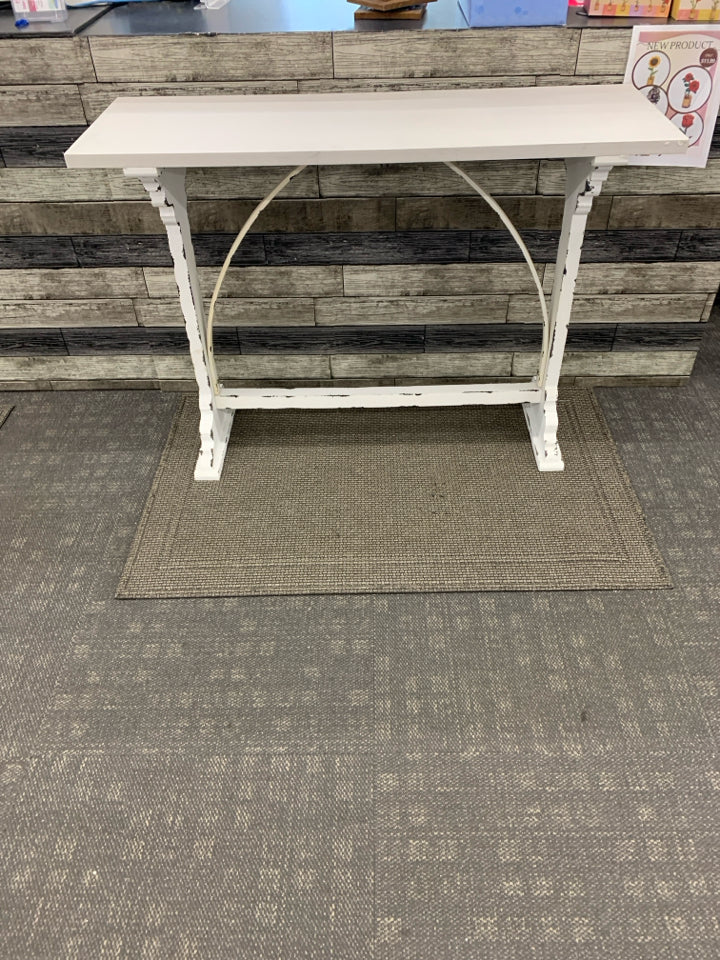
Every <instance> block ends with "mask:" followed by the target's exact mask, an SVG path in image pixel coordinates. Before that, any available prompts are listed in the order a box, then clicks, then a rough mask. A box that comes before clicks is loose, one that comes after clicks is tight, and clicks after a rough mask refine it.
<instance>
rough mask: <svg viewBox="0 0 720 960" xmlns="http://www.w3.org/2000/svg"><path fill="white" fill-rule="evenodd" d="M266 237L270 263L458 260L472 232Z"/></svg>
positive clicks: (285, 235) (460, 260)
mask: <svg viewBox="0 0 720 960" xmlns="http://www.w3.org/2000/svg"><path fill="white" fill-rule="evenodd" d="M678 235H679V234H678ZM248 239H249V238H248ZM264 241H265V251H266V256H267V262H268V263H270V264H289V263H297V264H300V263H305V264H310V263H318V264H319V263H364V264H370V263H378V264H381V263H413V262H415V261H420V262H424V263H458V262H462V261H463V260H467V258H468V250H469V243H470V234H469V233H467V232H463V231H421V230H418V231H408V232H396V231H391V232H387V233H379V232H376V233H358V234H352V233H334V234H326V235H321V234H265V237H264ZM241 249H242V248H241Z"/></svg>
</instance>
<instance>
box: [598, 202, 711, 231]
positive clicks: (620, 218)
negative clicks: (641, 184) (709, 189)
mask: <svg viewBox="0 0 720 960" xmlns="http://www.w3.org/2000/svg"><path fill="white" fill-rule="evenodd" d="M718 223H720V195H717V194H713V195H711V196H695V195H692V196H666V195H662V196H658V197H613V198H612V210H611V211H610V220H609V224H608V225H609V228H610V229H611V230H615V229H625V230H626V229H628V228H633V229H636V230H648V229H652V228H654V227H673V228H675V229H678V228H683V227H714V226H715V225H716V224H718Z"/></svg>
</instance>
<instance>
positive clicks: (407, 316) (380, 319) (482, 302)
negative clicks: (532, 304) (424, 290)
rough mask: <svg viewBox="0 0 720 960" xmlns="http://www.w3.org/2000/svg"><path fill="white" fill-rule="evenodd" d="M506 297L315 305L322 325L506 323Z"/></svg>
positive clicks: (345, 300) (333, 300)
mask: <svg viewBox="0 0 720 960" xmlns="http://www.w3.org/2000/svg"><path fill="white" fill-rule="evenodd" d="M507 309H508V298H507V297H506V296H504V297H492V296H488V297H394V298H388V299H380V298H374V297H328V298H327V299H324V300H317V301H316V303H315V318H316V322H317V324H318V325H322V324H338V325H341V326H342V325H345V324H353V323H359V324H375V323H377V324H383V325H386V326H390V325H393V324H404V323H407V324H418V323H419V324H425V323H433V324H437V323H503V322H504V321H505V318H506V316H507Z"/></svg>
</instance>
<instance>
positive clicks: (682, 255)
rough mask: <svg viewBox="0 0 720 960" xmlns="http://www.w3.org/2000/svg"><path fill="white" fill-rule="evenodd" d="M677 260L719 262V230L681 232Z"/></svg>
mask: <svg viewBox="0 0 720 960" xmlns="http://www.w3.org/2000/svg"><path fill="white" fill-rule="evenodd" d="M677 259H678V260H682V261H683V262H684V261H687V260H720V230H683V232H682V234H681V236H680V242H679V245H678V250H677Z"/></svg>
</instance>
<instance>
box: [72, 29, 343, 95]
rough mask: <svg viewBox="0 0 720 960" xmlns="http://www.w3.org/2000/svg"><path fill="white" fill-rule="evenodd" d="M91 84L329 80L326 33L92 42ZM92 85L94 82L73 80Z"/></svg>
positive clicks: (329, 49)
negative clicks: (93, 75)
mask: <svg viewBox="0 0 720 960" xmlns="http://www.w3.org/2000/svg"><path fill="white" fill-rule="evenodd" d="M90 49H91V51H92V57H93V62H94V64H95V72H96V74H97V79H98V80H99V81H101V82H103V81H111V82H119V83H123V82H125V81H126V80H127V77H128V65H129V64H132V79H133V81H135V82H138V83H146V82H155V81H156V82H160V83H163V82H165V83H167V82H169V81H182V82H186V81H198V80H213V81H218V80H221V81H230V80H287V79H288V77H292V78H293V79H310V78H311V77H331V76H332V74H333V66H332V46H331V40H330V34H329V33H275V34H272V36H271V37H268V36H265V35H263V34H219V35H217V36H212V37H205V36H176V37H171V36H154V37H92V38H91V39H90ZM77 79H82V80H94V79H95V77H79V78H77Z"/></svg>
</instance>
